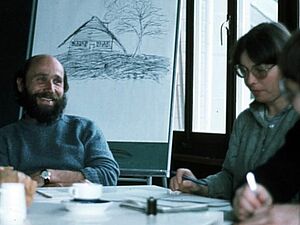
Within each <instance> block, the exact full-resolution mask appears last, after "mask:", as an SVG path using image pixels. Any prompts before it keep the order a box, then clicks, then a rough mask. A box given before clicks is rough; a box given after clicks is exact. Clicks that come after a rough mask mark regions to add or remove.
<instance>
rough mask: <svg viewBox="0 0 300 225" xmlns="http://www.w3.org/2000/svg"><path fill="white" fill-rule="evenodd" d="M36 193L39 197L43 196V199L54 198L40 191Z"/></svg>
mask: <svg viewBox="0 0 300 225" xmlns="http://www.w3.org/2000/svg"><path fill="white" fill-rule="evenodd" d="M36 193H38V194H39V195H41V196H43V197H45V198H52V195H50V194H47V193H45V192H42V191H40V190H36Z"/></svg>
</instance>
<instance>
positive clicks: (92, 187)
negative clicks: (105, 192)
mask: <svg viewBox="0 0 300 225" xmlns="http://www.w3.org/2000/svg"><path fill="white" fill-rule="evenodd" d="M69 192H70V194H71V196H72V197H73V198H74V199H77V200H95V199H99V198H101V196H102V185H101V184H91V183H74V184H73V185H72V186H71V187H70V189H69Z"/></svg>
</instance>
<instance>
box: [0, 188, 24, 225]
mask: <svg viewBox="0 0 300 225" xmlns="http://www.w3.org/2000/svg"><path fill="white" fill-rule="evenodd" d="M25 219H26V198H25V188H24V184H22V183H2V184H0V224H23V222H24V220H25Z"/></svg>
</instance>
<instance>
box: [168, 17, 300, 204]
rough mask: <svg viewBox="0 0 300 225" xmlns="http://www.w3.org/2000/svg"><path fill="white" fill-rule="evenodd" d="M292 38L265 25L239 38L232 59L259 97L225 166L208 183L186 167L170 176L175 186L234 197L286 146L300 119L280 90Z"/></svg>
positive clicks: (235, 135) (237, 126)
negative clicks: (248, 178) (246, 178)
mask: <svg viewBox="0 0 300 225" xmlns="http://www.w3.org/2000/svg"><path fill="white" fill-rule="evenodd" d="M289 37H290V33H289V31H288V30H287V29H286V28H285V27H284V26H283V25H282V24H280V23H262V24H259V25H257V26H255V27H253V28H252V29H251V30H250V31H249V32H248V33H246V34H245V35H244V36H242V37H241V38H240V39H239V40H238V41H237V43H236V46H235V48H234V51H233V54H232V63H233V65H234V69H235V73H236V74H237V75H238V76H239V77H241V78H243V79H244V82H245V85H246V86H247V87H248V88H249V90H250V91H251V93H252V95H253V97H254V101H253V102H252V103H251V104H250V106H249V108H248V109H246V110H244V111H243V112H242V113H241V114H240V115H239V116H238V117H237V119H236V120H235V122H234V126H233V130H232V134H231V137H230V141H229V146H228V150H227V154H226V157H225V160H224V163H223V166H222V170H221V171H220V172H219V173H217V174H214V175H211V176H208V177H207V178H205V179H201V181H202V182H204V183H205V185H199V184H195V182H192V181H189V180H186V179H183V177H184V176H189V177H193V178H195V176H194V174H193V173H192V172H191V171H190V170H189V169H185V168H180V169H178V170H177V173H176V176H174V177H172V178H171V180H170V188H171V189H172V190H180V191H183V192H189V193H195V194H199V195H204V196H209V197H214V198H222V199H227V200H229V199H231V198H232V197H233V195H234V190H235V189H236V187H237V186H238V185H239V184H240V183H241V182H242V180H243V179H244V176H245V174H246V173H247V172H248V171H249V170H253V169H255V168H256V167H258V166H260V165H262V164H263V163H265V162H266V161H267V160H268V159H269V158H270V157H271V156H272V155H274V153H275V152H276V151H277V150H278V149H279V148H280V147H281V146H282V145H283V143H284V136H285V134H286V132H287V131H288V130H289V129H290V128H291V127H292V126H293V125H294V123H295V122H296V121H297V120H298V118H299V115H298V114H297V112H296V111H295V110H294V109H293V107H292V106H291V105H290V103H289V101H288V100H287V99H286V98H285V97H284V96H283V95H282V94H281V92H280V88H279V81H280V80H281V78H282V73H281V71H280V69H279V67H278V61H279V56H280V53H281V51H282V49H283V46H284V45H285V44H286V42H287V40H288V39H289Z"/></svg>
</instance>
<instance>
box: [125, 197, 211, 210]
mask: <svg viewBox="0 0 300 225" xmlns="http://www.w3.org/2000/svg"><path fill="white" fill-rule="evenodd" d="M120 206H121V207H127V208H132V209H136V210H140V211H143V212H146V210H147V200H146V199H139V200H137V199H135V200H133V199H129V200H125V201H122V202H121V203H120ZM205 210H208V207H207V205H206V204H199V203H190V202H172V201H164V200H160V199H158V200H157V212H159V213H172V212H190V211H205Z"/></svg>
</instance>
